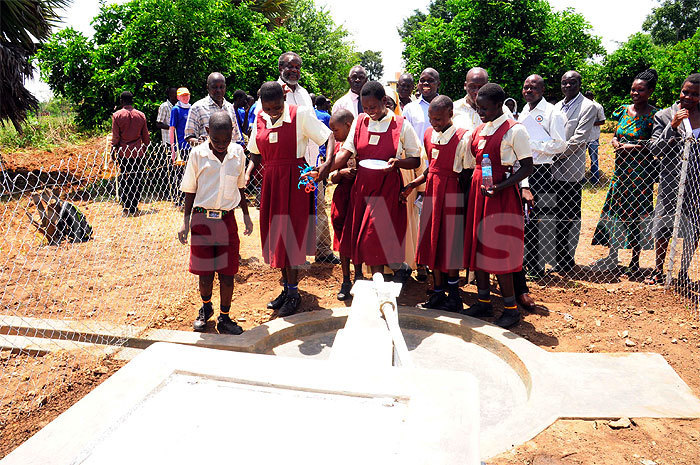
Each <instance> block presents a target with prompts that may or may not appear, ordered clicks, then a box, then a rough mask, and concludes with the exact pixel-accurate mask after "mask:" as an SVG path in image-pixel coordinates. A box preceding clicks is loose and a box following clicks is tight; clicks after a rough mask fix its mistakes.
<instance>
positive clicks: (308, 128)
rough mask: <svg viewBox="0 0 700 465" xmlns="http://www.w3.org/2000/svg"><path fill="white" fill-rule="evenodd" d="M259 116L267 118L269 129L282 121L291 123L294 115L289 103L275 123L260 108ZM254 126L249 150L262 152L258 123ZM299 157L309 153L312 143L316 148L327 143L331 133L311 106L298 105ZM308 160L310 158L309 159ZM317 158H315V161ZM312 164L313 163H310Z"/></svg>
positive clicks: (278, 125) (280, 124) (266, 122)
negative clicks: (257, 138)
mask: <svg viewBox="0 0 700 465" xmlns="http://www.w3.org/2000/svg"><path fill="white" fill-rule="evenodd" d="M257 118H263V120H265V127H267V128H268V129H274V128H278V127H280V126H282V123H291V122H292V115H291V114H290V113H289V104H288V103H285V104H284V110H283V111H282V116H280V117H279V119H278V120H277V121H275V122H274V123H273V122H272V120H271V119H270V115H268V114H267V113H265V112H264V111H262V110H260V112H259V113H258V116H257ZM257 118H256V123H255V125H254V126H253V130H252V131H251V133H250V139H249V140H248V150H249V151H250V152H252V153H260V149H258V143H257V141H256V140H255V139H256V136H257V135H258V124H257ZM296 122H297V158H304V157H305V156H306V153H307V146H308V145H309V144H310V143H312V142H313V143H314V144H315V145H316V150H318V146H319V145H321V144H325V143H326V141H327V140H328V136H330V135H331V130H330V129H328V128H327V127H326V125H325V124H323V123H322V122H320V121H319V120H318V118H316V112H315V111H314V109H313V108H311V107H297V116H296ZM307 161H308V160H307ZM315 162H316V160H314V163H315ZM309 165H311V163H309Z"/></svg>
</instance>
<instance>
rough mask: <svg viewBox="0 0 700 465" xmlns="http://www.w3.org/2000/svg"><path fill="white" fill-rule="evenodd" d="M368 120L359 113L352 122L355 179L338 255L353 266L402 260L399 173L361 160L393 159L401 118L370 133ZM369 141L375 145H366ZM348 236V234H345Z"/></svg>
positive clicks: (403, 216) (403, 210) (403, 223)
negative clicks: (349, 259)
mask: <svg viewBox="0 0 700 465" xmlns="http://www.w3.org/2000/svg"><path fill="white" fill-rule="evenodd" d="M369 121H370V117H369V116H368V115H366V114H364V113H361V114H360V115H359V116H358V117H357V120H356V127H355V134H353V137H354V143H355V149H356V151H357V155H356V158H355V162H356V163H357V176H356V177H355V183H354V184H353V187H352V193H351V200H350V203H351V209H350V210H349V214H348V215H347V217H346V219H345V222H346V224H345V225H344V228H343V235H342V238H341V244H340V253H342V254H343V255H345V256H350V257H351V258H352V261H353V263H364V264H365V265H367V266H377V265H386V264H389V263H401V262H403V260H404V255H405V251H404V240H405V236H406V207H405V206H404V205H401V204H400V203H399V193H400V191H401V187H402V181H401V173H399V171H398V170H394V171H391V172H388V173H385V172H383V171H379V170H372V169H369V168H365V167H363V166H362V165H361V164H360V162H361V161H362V160H369V159H374V160H384V161H388V160H389V159H390V158H395V157H396V152H397V150H398V147H399V142H400V140H401V128H402V126H403V124H404V118H403V117H401V116H396V117H394V118H393V119H392V121H391V123H390V124H389V128H388V129H387V131H386V132H370V131H369ZM370 142H376V144H375V143H370ZM348 233H349V234H348Z"/></svg>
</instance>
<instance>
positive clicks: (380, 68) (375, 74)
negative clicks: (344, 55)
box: [357, 50, 384, 81]
mask: <svg viewBox="0 0 700 465" xmlns="http://www.w3.org/2000/svg"><path fill="white" fill-rule="evenodd" d="M357 57H358V59H359V61H360V64H361V65H362V66H363V67H364V68H365V71H367V79H369V80H370V81H379V80H380V79H381V78H382V76H383V75H384V64H383V63H382V52H375V51H374V50H365V51H364V52H362V53H359V54H358V56H357Z"/></svg>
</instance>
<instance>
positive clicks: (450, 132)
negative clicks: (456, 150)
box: [433, 123, 457, 142]
mask: <svg viewBox="0 0 700 465" xmlns="http://www.w3.org/2000/svg"><path fill="white" fill-rule="evenodd" d="M455 132H457V127H456V126H455V125H454V123H452V126H450V127H449V128H447V130H446V131H444V132H439V131H436V130H435V129H433V134H434V135H435V136H437V138H438V140H444V141H445V142H448V141H449V140H450V139H452V136H454V134H455Z"/></svg>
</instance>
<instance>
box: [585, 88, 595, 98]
mask: <svg viewBox="0 0 700 465" xmlns="http://www.w3.org/2000/svg"><path fill="white" fill-rule="evenodd" d="M583 96H584V97H586V98H588V99H592V98H593V97H595V95H593V92H592V91H590V90H587V91H586V92H584V93H583Z"/></svg>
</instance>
